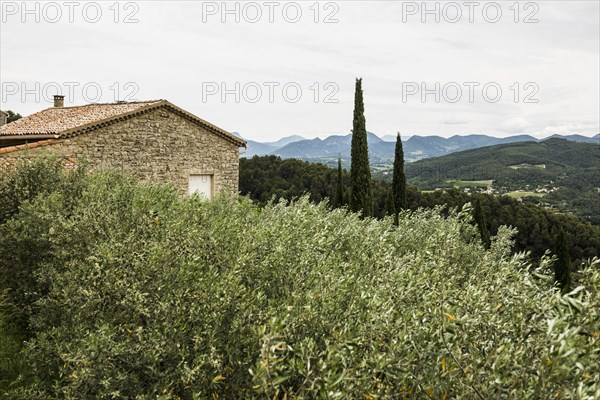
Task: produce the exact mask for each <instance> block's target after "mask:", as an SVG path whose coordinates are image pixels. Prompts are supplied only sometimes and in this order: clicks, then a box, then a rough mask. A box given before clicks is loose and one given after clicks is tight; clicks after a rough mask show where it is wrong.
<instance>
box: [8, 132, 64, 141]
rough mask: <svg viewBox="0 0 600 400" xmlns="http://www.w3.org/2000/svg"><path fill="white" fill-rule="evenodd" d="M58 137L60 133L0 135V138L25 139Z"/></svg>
mask: <svg viewBox="0 0 600 400" xmlns="http://www.w3.org/2000/svg"><path fill="white" fill-rule="evenodd" d="M59 137H60V135H56V134H43V135H42V134H38V135H32V134H28V133H24V134H22V135H11V136H0V140H23V139H25V140H27V139H35V140H41V139H58V138H59Z"/></svg>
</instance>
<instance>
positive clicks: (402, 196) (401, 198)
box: [392, 132, 408, 225]
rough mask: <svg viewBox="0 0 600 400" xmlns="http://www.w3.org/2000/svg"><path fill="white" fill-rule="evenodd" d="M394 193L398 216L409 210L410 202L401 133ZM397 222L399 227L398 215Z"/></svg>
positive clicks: (395, 166) (397, 141)
mask: <svg viewBox="0 0 600 400" xmlns="http://www.w3.org/2000/svg"><path fill="white" fill-rule="evenodd" d="M392 192H393V196H394V208H395V210H396V214H398V213H399V212H400V211H401V210H404V209H406V208H408V202H407V200H406V176H405V175H404V149H403V148H402V139H401V138H400V132H398V136H396V151H395V153H394V176H393V178H392ZM395 221H396V225H398V215H396V218H395Z"/></svg>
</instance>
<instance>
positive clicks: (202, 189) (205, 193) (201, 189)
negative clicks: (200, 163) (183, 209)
mask: <svg viewBox="0 0 600 400" xmlns="http://www.w3.org/2000/svg"><path fill="white" fill-rule="evenodd" d="M188 187H189V194H193V193H198V194H199V195H200V196H201V197H205V198H206V199H207V200H211V199H212V196H213V176H212V175H190V183H189V185H188Z"/></svg>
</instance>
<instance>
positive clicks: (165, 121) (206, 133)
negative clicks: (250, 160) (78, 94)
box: [0, 96, 246, 199]
mask: <svg viewBox="0 0 600 400" xmlns="http://www.w3.org/2000/svg"><path fill="white" fill-rule="evenodd" d="M240 147H246V142H245V141H244V140H242V139H240V138H239V137H237V136H235V135H233V134H231V133H229V132H227V131H225V130H223V129H221V128H219V127H217V126H215V125H212V124H210V123H208V122H206V121H204V120H202V119H200V118H198V117H197V116H195V115H193V114H191V113H189V112H187V111H185V110H183V109H181V108H179V107H177V106H175V105H173V104H171V103H169V102H168V101H166V100H154V101H139V102H117V103H109V104H88V105H84V106H75V107H64V96H54V107H51V108H48V109H45V110H43V111H40V112H38V113H35V114H32V115H29V116H27V117H24V118H21V119H19V120H17V121H14V122H12V123H9V124H7V125H4V126H0V167H2V166H4V167H6V166H7V165H11V164H13V163H14V162H15V161H16V160H18V159H20V158H27V157H35V156H37V155H39V154H50V155H56V156H59V157H63V158H64V159H66V160H67V163H76V162H77V160H78V159H85V160H87V161H88V162H89V164H90V166H91V167H92V168H105V169H113V170H122V171H126V172H129V173H133V174H134V175H136V176H137V177H139V178H141V179H143V180H145V181H149V182H161V183H167V182H168V183H172V184H173V185H174V186H175V187H177V188H179V189H181V190H182V192H186V193H193V192H199V193H201V194H203V195H204V196H206V197H207V198H209V199H210V198H212V197H213V196H214V195H215V194H217V193H219V192H227V193H232V194H237V192H238V180H239V150H240ZM0 171H1V170H0ZM0 173H1V172H0Z"/></svg>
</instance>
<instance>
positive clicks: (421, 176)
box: [379, 139, 600, 225]
mask: <svg viewBox="0 0 600 400" xmlns="http://www.w3.org/2000/svg"><path fill="white" fill-rule="evenodd" d="M379 176H380V177H382V178H384V179H385V178H389V177H388V176H386V175H385V174H380V175H379ZM406 176H407V179H408V180H409V182H410V183H411V184H413V185H415V186H417V187H419V188H420V189H435V188H444V187H453V186H459V187H470V188H472V189H473V188H474V189H477V188H480V190H484V189H485V190H490V189H491V190H492V191H494V192H496V193H499V194H507V193H510V194H511V195H514V196H515V197H527V196H531V199H530V201H534V202H537V203H542V204H547V205H551V206H554V207H558V208H559V209H561V210H563V211H570V212H573V213H574V214H575V215H577V216H579V217H581V218H583V219H585V220H586V221H589V222H591V223H593V224H596V225H600V192H599V190H600V146H599V145H596V144H591V143H577V142H572V141H567V140H564V139H549V140H545V141H542V142H539V143H535V142H526V143H512V144H507V145H496V146H490V147H484V148H480V149H475V150H469V151H464V152H460V153H455V154H451V155H448V156H444V157H439V158H432V159H427V160H420V161H417V162H414V163H410V164H407V165H406Z"/></svg>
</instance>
